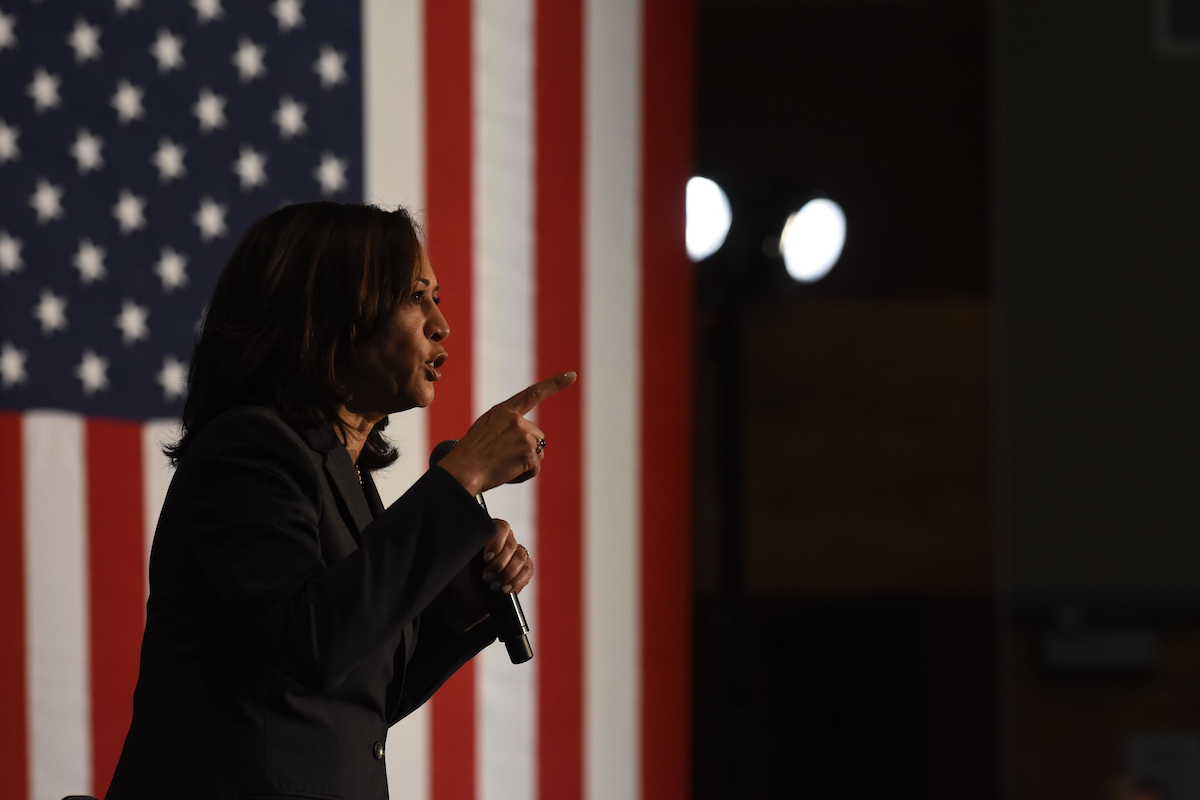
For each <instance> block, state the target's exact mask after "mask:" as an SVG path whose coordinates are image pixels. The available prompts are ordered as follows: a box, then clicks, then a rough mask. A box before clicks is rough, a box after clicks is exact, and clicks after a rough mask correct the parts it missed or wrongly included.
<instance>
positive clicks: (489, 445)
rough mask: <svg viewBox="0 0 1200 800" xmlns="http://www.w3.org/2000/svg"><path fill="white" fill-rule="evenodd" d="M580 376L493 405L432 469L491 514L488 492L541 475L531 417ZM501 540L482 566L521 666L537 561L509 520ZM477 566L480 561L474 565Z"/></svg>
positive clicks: (541, 450)
mask: <svg viewBox="0 0 1200 800" xmlns="http://www.w3.org/2000/svg"><path fill="white" fill-rule="evenodd" d="M575 377H576V376H575V373H574V372H564V373H561V374H559V375H555V376H554V377H553V378H548V379H547V380H544V381H541V382H540V383H535V384H534V385H532V386H530V387H528V388H527V389H524V390H522V391H520V392H518V393H517V394H515V395H513V396H512V397H510V398H509V399H508V400H506V401H505V402H503V403H500V404H499V405H497V406H493V407H492V408H491V409H490V410H489V411H487V412H486V413H484V414H483V416H481V417H480V418H479V419H477V420H476V421H475V423H474V424H473V425H472V426H471V428H470V430H468V431H467V433H466V435H465V436H463V438H462V440H461V441H455V440H453V439H448V440H446V441H444V442H441V443H439V444H438V446H437V447H435V448H434V449H433V453H432V454H431V455H430V456H429V466H430V467H433V466H434V465H440V466H441V467H442V469H444V470H446V471H447V472H449V473H450V474H451V475H453V476H454V478H455V479H457V480H458V482H459V483H461V484H462V485H463V487H464V488H466V490H467V491H469V492H471V494H473V495H475V496H476V497H477V498H479V503H480V504H481V505H482V506H483V508H484V511H487V503H485V502H484V500H483V492H484V490H486V489H491V488H493V487H495V486H499V485H501V484H504V483H520V482H521V481H526V480H529V479H530V478H532V477H533V476H535V475H537V473H538V472H539V471H540V470H541V465H542V459H543V458H545V447H546V438H545V436H544V435H543V433H542V431H541V429H539V428H538V427H537V426H536V425H534V424H533V423H532V422H530V421H529V420H527V419H525V415H526V414H528V413H529V412H530V411H532V410H533V409H534V408H535V407H536V406H537V404H538V403H540V402H541V401H542V400H545V399H546V398H547V397H550V396H551V395H554V394H556V393H557V392H559V391H561V390H562V389H565V388H566V387H568V386H570V385H571V384H572V383H574V382H575ZM495 523H496V536H494V537H493V538H492V540H491V541H490V542H488V543H487V545H486V546H485V547H484V552H483V555H482V558H481V559H478V561H479V563H482V564H484V565H485V566H484V567H483V575H482V577H483V580H484V581H486V582H487V583H488V584H489V589H490V590H491V591H489V592H487V595H488V597H487V604H488V616H489V617H490V618H491V620H492V624H493V625H494V626H495V628H496V632H497V635H498V637H499V639H500V641H502V642H504V646H505V648H507V650H508V657H509V660H510V661H512V663H514V664H521V663H524V662H526V661H528V660H529V659H531V658H533V648H532V647H531V646H530V644H529V636H528V633H529V624H528V623H527V622H526V621H525V613H524V611H523V610H522V608H521V601H520V600H519V599H517V593H518V592H520V591H521V589H522V588H524V587H525V585H526V584H528V583H529V581H530V579H531V578H532V577H533V559H532V558H530V556H529V551H528V550H526V549H525V546H524V545H522V544H519V543H518V542H517V540H516V537H515V536H514V535H513V532H512V528H511V527H510V526H509V524H508V523H507V522H505V521H504V520H495ZM472 563H473V564H475V561H473V562H472Z"/></svg>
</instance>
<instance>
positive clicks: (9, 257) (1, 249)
mask: <svg viewBox="0 0 1200 800" xmlns="http://www.w3.org/2000/svg"><path fill="white" fill-rule="evenodd" d="M23 244H24V243H23V242H22V241H21V240H20V239H18V238H16V237H15V236H13V235H12V234H10V233H9V232H8V231H5V230H0V277H7V276H9V275H12V274H13V273H14V272H20V271H21V268H22V267H24V266H25V262H24V261H22V260H21V246H22V245H23Z"/></svg>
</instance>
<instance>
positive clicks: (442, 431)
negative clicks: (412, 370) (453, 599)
mask: <svg viewBox="0 0 1200 800" xmlns="http://www.w3.org/2000/svg"><path fill="white" fill-rule="evenodd" d="M471 51H472V48H471V3H470V0H440V1H439V2H436V3H426V5H425V54H426V56H425V98H426V99H425V113H426V138H425V146H426V161H425V175H426V178H425V192H426V203H427V207H426V241H427V243H428V247H429V257H430V260H431V261H432V263H433V267H434V271H435V273H436V274H437V276H438V280H439V282H440V284H441V285H443V286H445V287H446V291H445V292H444V293H443V294H442V300H443V305H442V308H443V310H444V311H445V313H446V317H447V319H448V320H449V321H450V329H451V331H453V338H452V339H451V341H450V343H449V345H448V348H449V351H450V360H449V362H448V364H447V369H445V370H444V373H443V378H442V381H441V382H440V383H439V386H438V392H437V394H438V399H437V402H435V403H434V404H433V406H431V409H430V415H429V429H430V436H431V438H432V439H433V440H434V441H440V440H442V439H452V438H453V439H456V438H458V437H460V436H462V434H463V432H464V431H466V429H467V427H468V426H469V425H470V424H471V419H472V417H471V403H472V386H471V378H472V354H471V347H472V342H473V339H472V336H471V325H472V307H471V298H472V275H471V270H472V264H471V242H472V236H471V234H472V230H473V224H472V186H471V178H472V170H473V168H472V159H471V155H472V151H471V133H472V131H471V113H472V108H473V106H472V92H473V87H472V86H471V77H472V75H471V63H472V62H471V57H472V52H471ZM474 673H475V668H474V665H473V664H471V663H468V664H467V665H466V666H464V667H463V668H462V669H460V670H459V671H458V672H457V673H456V674H455V675H454V676H453V677H452V678H451V679H450V680H448V681H447V682H446V683H445V684H444V685H443V687H442V688H441V689H440V690H439V691H438V694H437V697H435V698H434V699H433V701H432V706H433V708H432V719H431V722H430V744H431V748H432V758H431V761H432V763H431V773H432V774H431V776H430V789H431V796H432V797H433V798H434V800H471V798H473V797H474V791H475V674H474Z"/></svg>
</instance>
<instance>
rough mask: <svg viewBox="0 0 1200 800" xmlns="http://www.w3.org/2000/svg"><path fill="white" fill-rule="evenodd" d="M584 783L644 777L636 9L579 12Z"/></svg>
mask: <svg viewBox="0 0 1200 800" xmlns="http://www.w3.org/2000/svg"><path fill="white" fill-rule="evenodd" d="M584 28H585V34H584V42H585V45H584V47H585V53H584V64H585V66H584V95H585V97H584V212H583V214H584V225H583V238H584V304H585V305H584V341H583V369H582V370H581V376H580V379H581V380H580V383H581V387H580V388H581V389H582V390H583V392H584V395H583V403H584V423H583V437H584V550H583V552H584V556H583V568H584V631H585V635H584V693H585V695H586V697H585V703H584V708H585V711H584V713H585V715H586V721H585V724H584V773H585V774H584V782H585V783H584V790H585V795H584V796H585V797H587V798H590V800H632V798H636V797H638V796H639V791H640V784H641V760H640V752H641V735H640V733H641V727H640V725H639V722H638V720H639V714H640V700H641V687H640V674H641V672H640V649H639V644H638V643H639V641H640V632H641V626H640V613H641V598H640V597H639V583H638V575H639V569H640V560H639V549H638V541H639V538H640V530H639V528H640V512H639V509H640V505H639V503H640V499H639V481H640V465H639V459H638V453H639V439H638V437H639V430H640V428H639V408H640V400H641V398H640V393H641V386H640V372H639V370H640V365H641V357H640V339H641V331H640V318H639V315H638V309H639V287H640V286H641V278H640V274H641V272H640V264H641V248H640V235H641V233H640V226H639V220H640V214H639V208H640V205H641V195H640V186H641V181H640V168H641V127H640V125H641V38H642V37H641V5H640V3H639V2H638V0H588V2H587V4H586V11H585V17H584Z"/></svg>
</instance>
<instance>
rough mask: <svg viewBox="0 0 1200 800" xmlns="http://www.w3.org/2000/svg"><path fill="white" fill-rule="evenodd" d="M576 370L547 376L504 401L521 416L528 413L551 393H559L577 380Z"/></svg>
mask: <svg viewBox="0 0 1200 800" xmlns="http://www.w3.org/2000/svg"><path fill="white" fill-rule="evenodd" d="M575 378H576V374H575V373H574V372H560V373H559V374H557V375H555V376H554V377H553V378H546V380H544V381H539V382H537V383H535V384H533V385H532V386H529V387H526V388H524V389H522V390H521V391H519V392H517V393H516V394H514V395H513V396H512V397H510V398H508V399H507V400H505V401H504V405H506V406H508V407H509V408H511V409H512V410H513V411H516V412H517V413H518V414H520V415H521V416H524V415H526V414H528V413H529V412H530V411H533V409H534V408H536V407H537V404H538V403H540V402H542V401H543V400H545V399H546V398H547V397H550V396H551V395H554V394H558V393H559V392H560V391H562V390H563V389H565V388H567V387H568V386H570V385H571V384H572V383H574V382H575Z"/></svg>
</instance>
